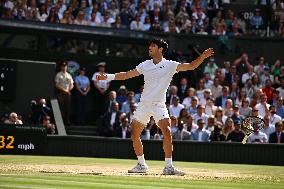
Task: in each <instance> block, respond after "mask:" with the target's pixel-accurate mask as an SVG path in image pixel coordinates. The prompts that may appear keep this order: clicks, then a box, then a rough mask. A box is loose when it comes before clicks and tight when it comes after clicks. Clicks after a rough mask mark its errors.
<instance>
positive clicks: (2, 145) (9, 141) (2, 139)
mask: <svg viewBox="0 0 284 189" xmlns="http://www.w3.org/2000/svg"><path fill="white" fill-rule="evenodd" d="M6 141H7V145H6V143H5V136H0V149H3V148H6V149H14V146H13V144H14V141H15V138H14V136H7V137H6Z"/></svg>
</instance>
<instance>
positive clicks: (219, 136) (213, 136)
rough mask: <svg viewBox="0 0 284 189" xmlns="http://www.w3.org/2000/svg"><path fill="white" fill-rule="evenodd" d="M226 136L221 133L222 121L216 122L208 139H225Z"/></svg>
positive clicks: (213, 140)
mask: <svg viewBox="0 0 284 189" xmlns="http://www.w3.org/2000/svg"><path fill="white" fill-rule="evenodd" d="M225 140H226V137H225V135H223V134H222V123H220V122H219V123H216V125H215V126H214V130H213V131H212V132H211V135H210V141H212V142H215V141H225Z"/></svg>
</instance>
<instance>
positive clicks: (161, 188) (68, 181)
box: [0, 176, 184, 189]
mask: <svg viewBox="0 0 284 189" xmlns="http://www.w3.org/2000/svg"><path fill="white" fill-rule="evenodd" d="M5 178H13V179H15V180H36V181H45V182H51V181H52V182H54V181H55V182H61V183H67V184H70V183H75V184H89V185H105V186H120V187H122V188H123V187H125V186H133V188H136V189H137V188H143V189H146V188H148V189H153V186H137V185H134V184H129V183H125V184H118V183H114V184H111V183H105V182H98V181H92V182H91V181H90V182H88V181H73V180H58V179H42V178H28V177H23V178H15V177H7V176H5ZM0 186H1V185H0ZM159 188H160V189H169V188H170V187H166V186H155V189H159ZM36 189H38V188H36ZM46 189H48V188H46ZM175 189H184V188H175Z"/></svg>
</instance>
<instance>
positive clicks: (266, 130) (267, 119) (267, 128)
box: [261, 114, 275, 140]
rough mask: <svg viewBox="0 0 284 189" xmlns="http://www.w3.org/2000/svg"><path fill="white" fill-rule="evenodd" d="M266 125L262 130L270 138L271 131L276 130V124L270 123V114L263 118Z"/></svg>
mask: <svg viewBox="0 0 284 189" xmlns="http://www.w3.org/2000/svg"><path fill="white" fill-rule="evenodd" d="M263 120H264V125H263V128H262V129H261V132H263V133H265V134H266V136H267V140H269V136H270V134H271V133H273V132H275V126H274V125H272V124H271V123H270V115H269V114H266V115H265V116H264V118H263Z"/></svg>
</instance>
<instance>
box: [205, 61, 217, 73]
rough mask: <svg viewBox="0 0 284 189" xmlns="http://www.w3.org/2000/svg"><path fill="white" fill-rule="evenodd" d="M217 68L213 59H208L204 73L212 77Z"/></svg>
mask: <svg viewBox="0 0 284 189" xmlns="http://www.w3.org/2000/svg"><path fill="white" fill-rule="evenodd" d="M217 68H218V66H217V64H216V63H215V59H214V58H213V57H211V58H210V59H209V62H208V64H206V66H205V67H204V73H208V74H209V75H211V76H212V75H214V73H215V71H216V69H217Z"/></svg>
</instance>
